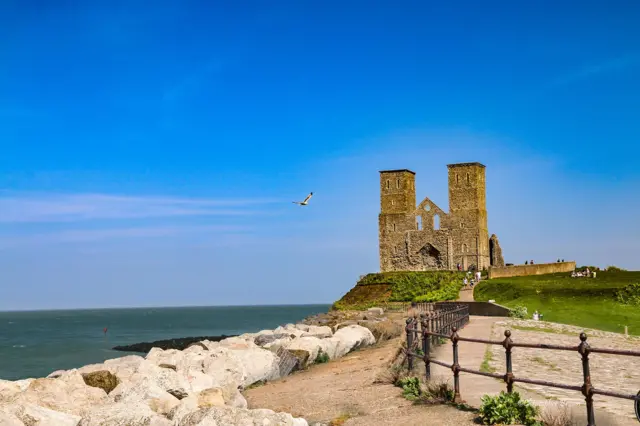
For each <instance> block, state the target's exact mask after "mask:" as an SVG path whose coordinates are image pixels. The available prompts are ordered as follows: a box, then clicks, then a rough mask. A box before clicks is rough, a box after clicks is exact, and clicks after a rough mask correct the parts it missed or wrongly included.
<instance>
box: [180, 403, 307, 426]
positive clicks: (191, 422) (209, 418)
mask: <svg viewBox="0 0 640 426" xmlns="http://www.w3.org/2000/svg"><path fill="white" fill-rule="evenodd" d="M176 420H177V421H176ZM174 422H175V424H176V425H177V426H205V425H206V426H227V425H229V426H231V425H238V426H254V425H260V426H276V425H277V426H308V423H307V421H306V420H304V419H301V418H294V417H293V416H292V415H291V414H288V413H276V412H275V411H272V410H265V409H259V410H247V409H242V408H231V407H211V408H203V409H200V410H198V411H195V412H191V413H189V414H187V415H186V416H184V417H181V418H179V419H177V418H174Z"/></svg>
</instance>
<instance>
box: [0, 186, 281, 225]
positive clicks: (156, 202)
mask: <svg viewBox="0 0 640 426" xmlns="http://www.w3.org/2000/svg"><path fill="white" fill-rule="evenodd" d="M275 202H281V200H277V199H273V198H247V199H199V198H171V197H132V196H121V195H108V194H37V193H35V194H34V193H22V194H17V195H15V194H14V195H11V194H7V193H4V194H3V193H1V192H0V223H29V222H31V223H34V222H74V221H87V220H99V219H139V218H154V217H179V216H242V215H251V214H257V213H261V212H263V211H262V210H256V209H254V208H253V209H252V207H255V206H256V205H264V204H269V203H275Z"/></svg>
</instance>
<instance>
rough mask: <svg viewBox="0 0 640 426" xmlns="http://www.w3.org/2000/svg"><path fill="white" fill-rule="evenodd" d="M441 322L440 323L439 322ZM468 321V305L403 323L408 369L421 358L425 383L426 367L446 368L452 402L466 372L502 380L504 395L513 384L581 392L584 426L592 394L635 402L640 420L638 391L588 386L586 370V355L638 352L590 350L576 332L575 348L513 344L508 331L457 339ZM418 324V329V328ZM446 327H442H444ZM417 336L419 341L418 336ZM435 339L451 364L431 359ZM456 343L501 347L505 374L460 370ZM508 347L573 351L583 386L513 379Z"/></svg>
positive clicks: (590, 420) (591, 425)
mask: <svg viewBox="0 0 640 426" xmlns="http://www.w3.org/2000/svg"><path fill="white" fill-rule="evenodd" d="M442 319H444V321H442ZM468 322H469V310H468V306H465V305H457V306H454V307H453V308H450V309H442V310H438V311H434V312H428V313H422V314H421V315H420V321H419V322H418V318H417V317H411V318H407V320H406V328H405V329H406V333H407V349H406V350H405V353H406V355H407V360H408V368H409V370H412V369H413V358H417V359H421V360H423V361H424V363H425V373H426V378H427V380H429V379H430V376H431V369H430V364H436V365H440V366H442V367H446V368H450V369H451V370H452V371H453V376H454V402H461V401H462V399H461V397H460V382H459V373H460V372H464V373H470V374H476V375H481V376H485V377H492V378H496V379H501V380H504V381H505V383H506V384H507V392H508V393H511V392H512V391H513V384H514V383H528V384H534V385H539V386H547V387H554V388H560V389H567V390H573V391H578V392H582V394H583V395H584V397H585V401H586V405H587V426H595V417H594V407H593V395H603V396H610V397H613V398H621V399H628V400H633V401H635V402H636V403H635V412H636V417H637V419H638V421H640V392H638V393H637V394H636V395H633V394H626V393H621V392H614V391H608V390H601V389H597V388H594V387H593V386H592V384H591V373H590V371H589V354H591V353H601V354H609V355H621V356H636V357H640V351H632V350H621V349H609V348H592V347H591V346H590V345H589V344H588V343H587V335H586V334H585V333H580V344H578V345H576V346H566V345H548V344H543V343H516V342H513V340H511V331H510V330H505V332H504V336H505V339H504V340H501V341H500V340H487V339H473V338H468V337H460V336H459V335H458V330H459V329H460V328H461V327H464V326H465V325H466V324H467V323H468ZM418 323H419V324H420V326H421V329H419V328H418ZM445 327H446V328H445ZM447 329H450V330H451V334H449V335H448V334H445V333H446V330H447ZM418 336H420V338H419V337H418ZM437 339H448V340H451V342H452V346H453V363H452V364H447V363H445V362H442V361H438V360H436V359H433V358H432V357H431V354H430V350H431V346H432V344H438V341H437ZM420 340H421V341H422V354H418V353H416V352H414V351H413V348H414V346H415V345H414V343H415V344H418V343H419V341H420ZM458 342H470V343H482V344H487V345H494V346H502V347H504V348H505V355H506V372H505V374H497V373H488V372H483V371H479V370H472V369H468V368H463V367H461V366H460V364H459V363H458ZM512 348H534V349H551V350H562V351H576V352H578V353H579V354H580V355H581V356H582V369H583V384H582V385H581V386H577V385H569V384H565V383H555V382H548V381H544V380H536V379H528V378H524V377H523V378H520V377H516V376H515V375H514V374H513V371H512V370H513V368H512V362H511V350H512Z"/></svg>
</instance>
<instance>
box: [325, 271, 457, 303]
mask: <svg viewBox="0 0 640 426" xmlns="http://www.w3.org/2000/svg"><path fill="white" fill-rule="evenodd" d="M463 278H464V273H461V272H453V271H419V272H413V271H407V272H384V273H375V274H367V275H365V276H364V277H362V279H361V280H360V281H358V283H357V284H356V286H355V287H354V288H353V289H351V291H349V293H347V294H345V295H344V296H343V297H342V298H341V299H340V300H339V301H337V302H336V303H335V304H334V308H335V309H365V308H367V307H371V306H375V305H376V304H381V303H386V302H413V301H416V302H437V301H445V300H455V299H457V298H458V294H459V291H460V288H461V287H462V285H463V284H462V280H463Z"/></svg>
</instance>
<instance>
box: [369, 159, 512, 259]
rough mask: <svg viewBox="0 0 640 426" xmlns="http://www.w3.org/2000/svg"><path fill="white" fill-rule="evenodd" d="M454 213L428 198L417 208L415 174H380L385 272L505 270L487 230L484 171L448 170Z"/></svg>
mask: <svg viewBox="0 0 640 426" xmlns="http://www.w3.org/2000/svg"><path fill="white" fill-rule="evenodd" d="M447 168H448V169H449V213H446V212H445V211H443V210H442V209H441V208H440V207H438V206H437V205H436V204H435V203H434V202H433V201H431V200H430V199H429V198H425V199H424V200H423V201H422V202H421V203H420V204H418V205H417V207H416V186H415V173H414V172H412V171H411V170H407V169H401V170H384V171H381V172H380V215H379V220H378V224H379V235H378V237H379V242H380V270H381V271H382V272H387V271H425V270H438V269H442V270H455V269H456V267H457V264H460V265H461V266H462V267H463V268H464V269H465V270H466V269H469V268H472V267H475V268H478V269H485V268H488V267H489V266H492V265H495V266H504V259H503V257H502V250H501V249H500V245H499V244H498V238H497V237H495V235H493V236H492V238H491V241H490V240H489V231H488V229H487V208H486V186H485V166H484V165H482V164H480V163H459V164H449V165H448V166H447Z"/></svg>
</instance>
